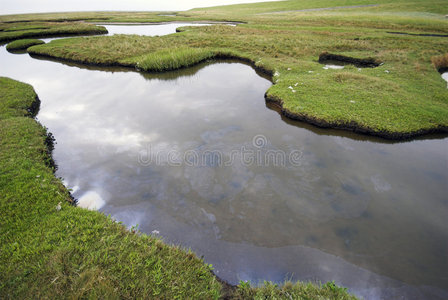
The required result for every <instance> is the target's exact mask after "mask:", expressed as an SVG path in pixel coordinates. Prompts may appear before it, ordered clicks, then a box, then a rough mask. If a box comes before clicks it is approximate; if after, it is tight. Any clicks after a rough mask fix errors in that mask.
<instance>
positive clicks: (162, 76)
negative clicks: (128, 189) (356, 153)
mask: <svg viewBox="0 0 448 300" xmlns="http://www.w3.org/2000/svg"><path fill="white" fill-rule="evenodd" d="M24 53H26V50H21V51H17V52H14V54H24ZM30 56H31V57H32V58H34V59H38V60H45V61H51V62H55V63H60V64H63V65H66V66H69V67H76V68H79V69H84V70H91V71H102V72H109V73H116V72H137V73H139V74H140V75H141V76H142V77H143V78H145V79H146V80H153V79H158V80H164V81H171V80H177V79H179V78H183V77H184V78H185V77H193V76H195V75H196V74H197V73H198V72H199V71H200V70H202V69H204V68H206V67H208V66H210V65H213V64H216V63H223V62H225V63H240V64H243V65H246V66H249V67H251V68H253V66H252V65H251V64H250V63H248V62H246V61H243V60H237V59H217V60H215V59H212V60H208V61H205V62H201V63H199V64H197V65H194V66H191V67H188V68H183V69H179V70H175V71H168V72H158V73H155V72H154V73H153V72H141V71H138V70H136V69H133V68H130V67H122V66H95V65H87V64H81V63H76V62H70V61H64V60H60V59H55V58H51V57H47V56H40V55H36V54H30ZM253 69H254V68H253ZM254 71H255V72H256V73H257V75H258V76H260V77H262V78H264V79H266V80H269V81H271V77H270V76H269V75H267V74H266V73H263V72H261V71H259V70H256V69H254ZM266 107H267V108H268V109H270V110H273V111H276V112H277V113H278V114H279V116H280V118H281V119H282V120H283V122H285V123H286V124H288V125H291V126H294V127H298V128H303V129H306V130H308V131H311V132H313V133H315V134H317V135H321V136H337V137H344V138H349V139H352V140H355V141H366V142H374V143H379V144H398V143H408V142H412V141H418V140H437V139H444V138H446V137H448V134H446V133H435V134H427V135H424V136H417V137H415V138H412V139H408V140H399V141H394V140H388V139H383V138H380V137H375V136H369V135H365V134H358V133H355V132H351V131H348V130H343V129H332V128H320V127H317V126H315V125H312V124H308V123H306V122H301V121H297V120H293V119H290V118H288V117H286V116H285V115H283V114H282V112H281V108H280V107H279V105H278V104H276V103H273V102H269V101H266Z"/></svg>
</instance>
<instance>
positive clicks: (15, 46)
mask: <svg viewBox="0 0 448 300" xmlns="http://www.w3.org/2000/svg"><path fill="white" fill-rule="evenodd" d="M41 44H45V42H44V41H41V40H36V39H24V40H16V41H13V42H11V43H9V44H8V45H6V50H8V51H16V50H26V49H27V48H29V47H31V46H35V45H41Z"/></svg>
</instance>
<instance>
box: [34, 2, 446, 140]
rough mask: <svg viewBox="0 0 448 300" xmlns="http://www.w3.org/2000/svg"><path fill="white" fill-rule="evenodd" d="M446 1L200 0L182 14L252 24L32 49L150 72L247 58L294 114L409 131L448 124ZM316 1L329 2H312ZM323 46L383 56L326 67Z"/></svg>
mask: <svg viewBox="0 0 448 300" xmlns="http://www.w3.org/2000/svg"><path fill="white" fill-rule="evenodd" d="M444 4H446V1H424V0H417V1H413V2H408V1H392V0H380V1H374V2H373V1H368V0H352V1H349V3H348V2H347V1H343V0H336V1H329V0H322V1H317V2H316V1H312V0H303V1H280V2H272V3H258V4H244V5H234V6H223V7H214V8H204V9H195V10H191V11H187V12H182V13H178V14H177V17H183V18H185V17H188V18H189V19H190V20H204V19H209V20H232V21H240V22H243V24H240V25H238V26H236V27H232V26H225V25H214V26H203V27H184V28H181V29H180V31H181V32H180V33H176V34H172V35H167V36H162V37H144V36H136V35H115V36H107V37H88V38H75V39H66V40H57V41H52V42H50V43H48V44H45V45H39V46H33V47H31V48H29V49H28V51H29V53H32V54H34V55H40V56H44V57H45V56H46V57H52V58H55V59H60V60H67V61H73V62H78V63H83V64H89V65H101V66H102V65H117V66H127V67H131V68H136V69H137V70H141V71H145V72H161V71H168V70H173V69H177V68H182V67H188V66H191V65H193V64H196V63H199V62H201V61H204V60H211V59H222V58H239V59H242V60H244V61H248V62H250V63H251V64H252V65H253V66H254V67H256V68H258V69H260V70H263V71H265V72H266V73H268V74H270V75H272V82H273V85H272V87H271V88H269V90H268V91H267V92H266V99H267V100H268V101H274V102H275V103H277V104H278V105H279V106H281V107H282V112H283V114H285V115H286V116H288V117H290V118H293V119H298V120H303V121H306V122H309V123H312V124H315V125H317V126H320V127H332V128H341V129H347V130H353V131H356V132H360V133H365V134H370V135H376V136H380V137H384V138H389V139H406V138H411V137H414V136H418V135H422V134H427V133H435V132H442V133H446V132H448V90H447V89H446V83H445V82H444V81H443V79H442V78H441V76H440V74H439V73H438V71H437V70H438V69H440V68H439V66H436V65H435V63H436V62H439V61H440V59H437V58H440V57H444V56H445V55H446V53H447V49H448V38H445V37H441V36H443V35H446V34H447V33H448V19H446V18H445V15H446V14H447V13H448V8H447V6H446V5H444ZM348 5H349V6H348ZM358 5H361V7H357V6H358ZM365 5H369V6H365ZM346 6H347V7H346ZM335 7H337V8H336V9H332V8H335ZM314 8H320V9H322V10H309V9H314ZM130 16H131V14H130ZM78 17H79V15H78ZM121 18H122V19H123V20H126V19H127V18H126V17H125V16H124V15H121ZM119 19H120V18H119V17H116V16H115V17H114V20H115V21H118V20H119ZM391 31H395V32H397V31H399V32H410V33H414V34H416V35H395V34H391V33H390V32H391ZM418 34H421V35H418ZM427 34H428V35H427ZM429 34H433V35H429ZM324 52H328V53H331V54H332V55H334V56H335V57H348V58H351V59H353V60H354V61H357V60H358V61H359V60H360V59H365V58H370V59H371V61H372V62H382V64H381V65H379V66H378V67H376V68H359V66H356V65H352V64H347V65H346V66H345V68H344V69H343V70H333V69H323V67H324V66H325V65H324V64H321V63H319V55H320V54H321V53H324ZM433 62H434V63H433Z"/></svg>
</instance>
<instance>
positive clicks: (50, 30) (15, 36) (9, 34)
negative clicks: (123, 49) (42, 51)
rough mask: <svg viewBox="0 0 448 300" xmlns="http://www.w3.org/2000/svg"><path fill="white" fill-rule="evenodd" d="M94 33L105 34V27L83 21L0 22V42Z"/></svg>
mask: <svg viewBox="0 0 448 300" xmlns="http://www.w3.org/2000/svg"><path fill="white" fill-rule="evenodd" d="M0 19H1V18H0ZM96 34H107V29H106V28H105V27H104V26H96V25H94V24H89V23H84V22H19V23H4V22H1V23H0V44H4V43H6V42H9V41H14V40H19V39H28V38H44V37H58V36H76V35H96Z"/></svg>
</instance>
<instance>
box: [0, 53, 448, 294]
mask: <svg viewBox="0 0 448 300" xmlns="http://www.w3.org/2000/svg"><path fill="white" fill-rule="evenodd" d="M0 61H1V65H2V67H1V69H0V76H8V77H11V78H14V79H18V80H21V81H24V82H27V83H30V84H32V85H33V86H34V87H35V89H36V92H37V93H38V94H39V97H40V99H41V100H42V105H41V110H40V112H39V115H38V119H39V121H40V122H42V124H43V125H45V126H47V127H48V128H49V130H50V131H51V132H52V133H53V134H54V135H55V137H56V140H57V145H56V149H55V152H54V157H55V160H56V162H57V164H58V165H59V170H58V172H57V176H60V177H63V178H64V179H65V182H66V185H67V186H68V187H69V188H72V189H73V190H74V193H73V194H74V196H75V197H76V198H78V199H79V200H80V206H84V207H90V208H93V207H97V208H98V209H99V210H100V211H102V212H104V213H105V214H111V215H112V216H113V217H114V218H116V219H117V220H120V221H123V222H124V223H125V224H126V225H127V226H135V225H137V224H138V226H139V228H140V230H142V231H143V232H146V233H153V234H155V235H161V236H162V237H163V238H164V239H165V240H166V241H168V242H171V243H176V244H181V245H183V246H185V247H191V248H192V249H193V250H194V251H195V252H196V253H197V254H198V255H199V256H201V255H203V256H204V258H205V260H206V261H207V262H208V263H211V264H213V265H214V267H215V271H216V273H217V274H218V275H219V276H220V277H222V278H223V279H225V280H228V281H230V282H232V283H237V282H238V281H239V280H251V281H252V282H258V281H260V280H273V281H278V282H282V281H283V280H284V279H293V280H297V279H299V280H311V281H322V282H326V281H330V280H335V281H336V283H338V284H340V285H344V286H347V287H349V289H350V291H351V292H354V293H356V294H357V295H360V296H363V297H365V298H366V299H390V298H399V297H404V298H406V299H425V298H426V299H446V298H448V288H447V287H448V220H447V216H448V198H447V194H448V193H447V192H448V190H447V189H448V185H447V183H448V169H447V162H448V157H447V153H448V151H447V150H448V139H447V138H446V137H443V136H433V137H430V138H428V139H420V140H415V141H411V142H403V143H389V142H385V141H384V140H380V139H368V138H366V137H363V136H360V135H353V134H350V133H347V132H343V131H336V130H320V129H317V128H315V127H312V126H308V125H305V124H301V123H296V122H292V121H290V120H284V119H283V118H282V117H281V116H280V115H279V114H278V113H277V111H276V109H275V107H267V105H266V103H265V101H264V97H263V94H264V92H265V91H266V90H267V89H268V88H269V87H270V85H271V83H270V82H269V81H268V80H267V79H265V78H263V77H262V76H260V74H257V73H256V72H255V71H254V70H253V69H252V68H250V67H249V66H247V65H244V64H241V63H235V62H220V63H215V64H203V65H200V66H197V67H195V68H190V69H187V70H183V71H179V72H172V73H165V74H160V75H150V74H140V73H136V72H130V71H126V70H117V69H101V70H99V69H95V68H80V67H77V66H74V65H71V66H69V65H64V64H61V63H56V62H51V61H45V60H38V59H33V58H30V57H29V56H28V55H27V54H22V55H13V54H9V53H7V52H6V51H5V49H4V47H2V48H1V49H0ZM329 71H332V70H329Z"/></svg>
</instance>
